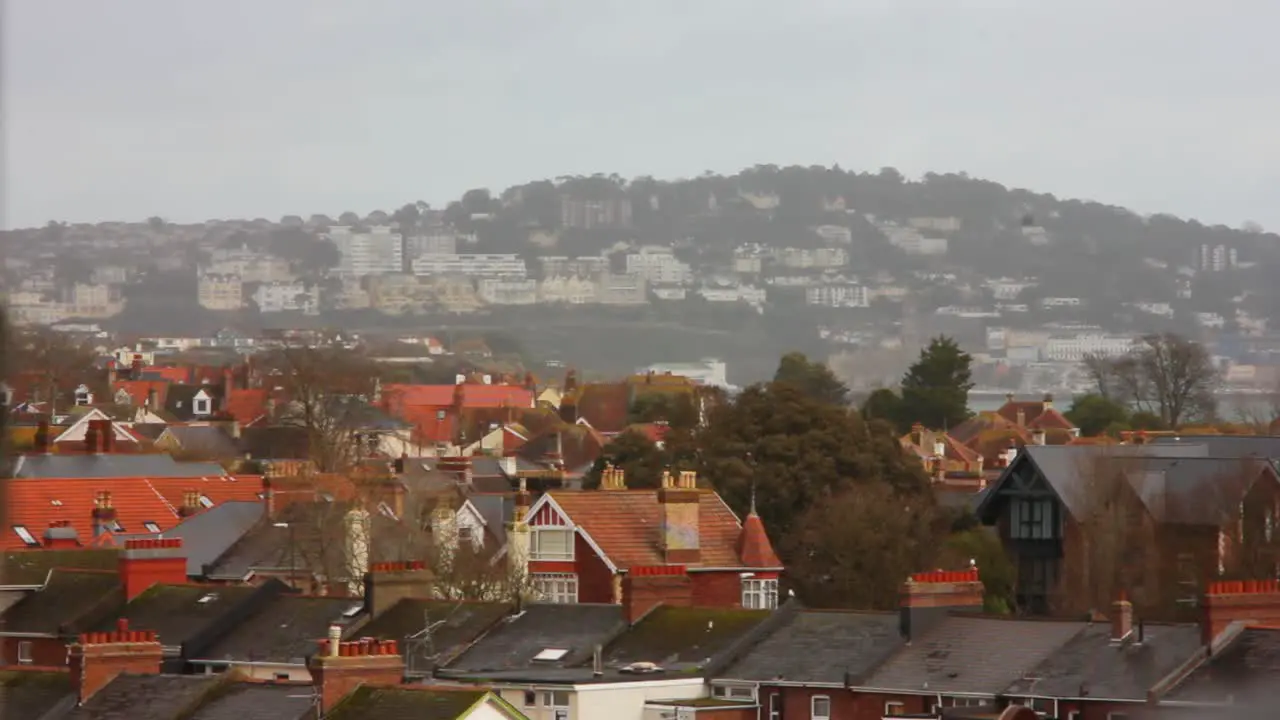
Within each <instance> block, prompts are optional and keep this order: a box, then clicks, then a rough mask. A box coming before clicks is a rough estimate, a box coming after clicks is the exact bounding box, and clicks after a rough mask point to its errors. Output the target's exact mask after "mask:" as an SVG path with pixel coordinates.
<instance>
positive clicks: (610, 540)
mask: <svg viewBox="0 0 1280 720" xmlns="http://www.w3.org/2000/svg"><path fill="white" fill-rule="evenodd" d="M698 493H699V501H700V502H699V513H698V533H699V544H700V549H701V557H700V560H699V562H697V563H685V564H687V565H689V566H691V567H714V568H738V567H744V568H745V567H754V566H749V565H747V564H745V563H744V562H743V560H742V558H741V557H740V556H739V554H738V543H739V537H740V536H741V534H742V526H741V524H739V522H738V518H737V516H735V515H734V514H733V511H731V510H730V509H729V507H728V506H727V505H725V504H724V502H723V501H722V500H721V499H720V496H719V495H716V494H715V493H714V492H712V491H710V490H699V491H698ZM547 495H548V496H550V497H551V499H552V500H554V501H555V502H556V504H557V505H559V506H560V508H561V509H562V510H564V512H565V514H567V515H568V516H569V518H570V519H571V520H572V521H573V523H574V524H575V525H577V526H578V527H579V528H581V529H582V530H583V531H584V532H585V533H586V534H587V535H589V536H590V537H591V539H592V540H593V541H595V543H596V545H597V546H599V548H600V550H601V551H602V552H604V554H605V555H606V556H607V557H608V559H609V561H610V562H612V563H613V564H614V566H615V567H617V568H619V569H627V568H630V567H634V566H639V565H664V564H665V561H664V560H663V556H662V550H661V548H660V546H659V540H660V538H659V532H660V528H661V512H660V509H659V506H658V493H657V492H656V491H654V490H577V491H574V490H553V491H551V492H549V493H547ZM775 567H776V566H775Z"/></svg>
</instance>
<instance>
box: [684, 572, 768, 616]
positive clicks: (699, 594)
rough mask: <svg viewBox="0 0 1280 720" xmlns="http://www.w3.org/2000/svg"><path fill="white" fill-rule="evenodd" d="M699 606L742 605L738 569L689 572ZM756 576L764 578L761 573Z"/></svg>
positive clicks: (694, 595)
mask: <svg viewBox="0 0 1280 720" xmlns="http://www.w3.org/2000/svg"><path fill="white" fill-rule="evenodd" d="M689 576H690V580H691V582H692V585H693V604H694V605H695V606H697V607H741V606H742V578H741V577H739V576H738V572H737V571H732V572H695V573H689ZM756 577H758V578H762V577H763V575H761V574H760V573H757V574H756Z"/></svg>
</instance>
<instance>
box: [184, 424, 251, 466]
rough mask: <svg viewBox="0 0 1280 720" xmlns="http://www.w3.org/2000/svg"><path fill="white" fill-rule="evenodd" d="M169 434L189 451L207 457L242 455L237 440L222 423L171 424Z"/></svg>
mask: <svg viewBox="0 0 1280 720" xmlns="http://www.w3.org/2000/svg"><path fill="white" fill-rule="evenodd" d="M166 432H167V434H168V435H169V436H170V437H171V438H173V439H174V440H176V441H177V442H178V446H179V447H181V448H182V449H183V450H184V451H186V452H189V453H198V454H199V455H200V456H202V457H205V458H235V457H239V456H240V454H241V453H240V448H239V447H238V446H237V445H236V441H235V440H234V439H233V438H232V437H231V436H230V435H229V434H227V431H226V430H224V429H223V428H222V426H220V425H170V426H169V427H168V429H167V431H166Z"/></svg>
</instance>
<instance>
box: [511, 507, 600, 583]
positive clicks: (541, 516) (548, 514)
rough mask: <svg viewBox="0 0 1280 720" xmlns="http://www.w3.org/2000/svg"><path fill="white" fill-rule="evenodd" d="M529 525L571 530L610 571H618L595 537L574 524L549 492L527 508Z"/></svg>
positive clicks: (531, 526)
mask: <svg viewBox="0 0 1280 720" xmlns="http://www.w3.org/2000/svg"><path fill="white" fill-rule="evenodd" d="M529 527H530V528H536V527H564V528H568V529H571V530H573V531H574V533H575V534H577V535H579V536H580V537H582V539H583V540H585V541H586V542H587V545H589V546H590V547H591V550H592V552H594V553H595V554H596V557H598V558H600V561H601V562H603V563H604V564H605V566H606V567H608V568H609V571H610V572H613V573H616V572H618V566H617V565H615V564H614V562H613V560H611V559H610V558H609V556H608V555H606V554H605V552H604V550H602V549H601V548H600V544H599V543H597V542H596V540H595V538H593V537H591V534H590V533H588V532H587V531H586V530H584V529H582V528H581V527H579V526H578V525H577V524H575V523H574V522H573V519H572V518H570V517H569V515H568V513H566V512H565V511H564V508H562V507H560V504H559V503H557V502H556V501H555V498H553V497H551V495H550V494H549V493H548V494H544V495H543V496H542V497H540V498H538V500H537V501H536V502H534V504H533V506H532V507H530V508H529Z"/></svg>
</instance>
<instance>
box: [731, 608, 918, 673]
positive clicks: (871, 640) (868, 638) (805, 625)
mask: <svg viewBox="0 0 1280 720" xmlns="http://www.w3.org/2000/svg"><path fill="white" fill-rule="evenodd" d="M902 644H903V641H902V635H901V633H900V632H899V630H898V614H897V613H869V612H847V611H834V610H801V611H800V612H798V613H796V614H795V615H794V616H793V617H792V618H791V620H790V622H788V623H787V624H786V625H783V626H782V627H781V628H779V629H778V630H777V631H776V632H774V633H772V634H771V635H769V637H767V638H765V639H764V640H763V641H762V642H760V643H759V644H758V645H756V646H755V647H754V648H752V650H751V651H750V652H749V653H747V654H746V655H744V656H743V657H742V658H741V659H739V660H738V661H737V662H736V663H734V664H733V665H732V666H730V667H729V668H728V669H727V670H725V671H724V672H723V673H721V675H722V676H723V677H724V678H727V679H733V680H752V681H757V682H760V681H767V680H785V681H787V682H800V683H814V684H824V685H843V684H844V682H845V678H846V677H853V678H858V677H862V676H865V675H866V674H867V673H868V672H870V671H871V670H873V669H874V668H875V667H876V666H878V665H879V664H880V663H881V662H883V661H884V660H885V658H887V657H888V656H889V655H890V654H892V653H893V652H894V651H895V650H897V649H898V648H900V647H902Z"/></svg>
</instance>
